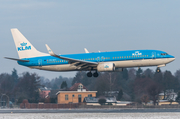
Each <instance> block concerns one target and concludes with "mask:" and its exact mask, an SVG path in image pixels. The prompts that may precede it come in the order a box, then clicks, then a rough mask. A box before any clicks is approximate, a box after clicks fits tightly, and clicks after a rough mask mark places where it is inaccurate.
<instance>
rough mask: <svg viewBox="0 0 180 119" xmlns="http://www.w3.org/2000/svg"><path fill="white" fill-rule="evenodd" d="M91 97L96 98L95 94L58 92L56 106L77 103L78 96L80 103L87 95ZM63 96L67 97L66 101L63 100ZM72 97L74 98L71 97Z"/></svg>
mask: <svg viewBox="0 0 180 119" xmlns="http://www.w3.org/2000/svg"><path fill="white" fill-rule="evenodd" d="M90 94H91V95H92V97H96V92H91V91H88V92H78V91H77V92H75V91H74V92H71V91H64V92H60V93H59V94H58V96H57V103H58V104H68V103H79V98H78V95H81V102H83V100H84V98H85V97H88V95H90ZM65 95H68V100H65ZM73 95H74V97H73Z"/></svg>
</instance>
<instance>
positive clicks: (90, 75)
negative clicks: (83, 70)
mask: <svg viewBox="0 0 180 119" xmlns="http://www.w3.org/2000/svg"><path fill="white" fill-rule="evenodd" d="M98 75H99V74H98V73H97V71H96V72H94V73H93V74H92V72H91V71H90V72H88V73H87V77H92V76H94V77H98Z"/></svg>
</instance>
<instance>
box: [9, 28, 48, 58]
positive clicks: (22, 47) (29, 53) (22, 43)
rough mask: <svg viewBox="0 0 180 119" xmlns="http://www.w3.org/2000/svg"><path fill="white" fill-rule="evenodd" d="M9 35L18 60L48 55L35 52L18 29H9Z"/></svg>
mask: <svg viewBox="0 0 180 119" xmlns="http://www.w3.org/2000/svg"><path fill="white" fill-rule="evenodd" d="M11 33H12V36H13V39H14V43H15V46H16V50H17V52H18V55H19V58H20V59H22V58H31V57H38V56H47V55H48V54H46V53H42V52H39V51H37V50H36V48H35V47H34V46H33V45H32V44H31V43H30V42H29V41H28V40H27V39H26V38H25V37H24V36H23V34H21V32H20V31H19V30H18V29H16V28H15V29H11Z"/></svg>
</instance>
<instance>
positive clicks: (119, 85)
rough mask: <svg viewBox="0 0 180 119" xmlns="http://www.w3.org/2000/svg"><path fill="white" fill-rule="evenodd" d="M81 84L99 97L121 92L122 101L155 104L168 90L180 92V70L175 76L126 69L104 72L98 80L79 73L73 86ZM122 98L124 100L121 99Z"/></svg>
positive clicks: (165, 73) (169, 72)
mask: <svg viewBox="0 0 180 119" xmlns="http://www.w3.org/2000/svg"><path fill="white" fill-rule="evenodd" d="M76 82H81V83H82V84H83V85H84V86H86V87H87V88H88V89H90V90H96V91H98V93H97V96H103V95H105V94H104V92H105V91H106V92H107V91H119V92H120V93H121V94H122V91H123V92H124V93H123V94H124V96H123V97H122V96H120V100H129V101H135V102H139V103H142V102H144V103H147V102H148V101H149V100H152V101H153V102H154V104H155V103H156V100H157V99H158V95H159V93H161V92H164V94H165V95H166V93H165V92H166V91H167V90H174V91H175V92H179V91H180V70H177V71H176V72H175V74H174V75H173V74H172V73H171V71H165V72H161V71H160V72H159V73H157V72H155V71H153V70H151V69H149V68H148V69H146V70H144V71H143V70H142V69H141V68H139V69H138V70H136V69H133V68H132V69H128V70H127V69H124V70H123V72H104V73H100V75H99V77H98V78H88V77H87V76H86V73H85V72H78V73H77V74H76V76H75V77H74V79H73V81H72V84H74V83H76ZM121 97H122V98H121Z"/></svg>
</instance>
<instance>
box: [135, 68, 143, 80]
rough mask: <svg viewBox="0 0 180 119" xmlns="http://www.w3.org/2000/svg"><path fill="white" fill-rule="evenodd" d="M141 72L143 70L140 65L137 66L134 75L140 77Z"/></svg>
mask: <svg viewBox="0 0 180 119" xmlns="http://www.w3.org/2000/svg"><path fill="white" fill-rule="evenodd" d="M142 72H143V70H142V69H141V67H139V68H138V70H137V71H136V77H138V78H140V77H141V74H142Z"/></svg>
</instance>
